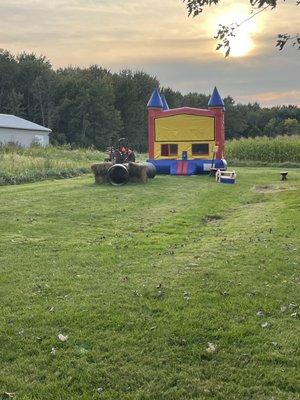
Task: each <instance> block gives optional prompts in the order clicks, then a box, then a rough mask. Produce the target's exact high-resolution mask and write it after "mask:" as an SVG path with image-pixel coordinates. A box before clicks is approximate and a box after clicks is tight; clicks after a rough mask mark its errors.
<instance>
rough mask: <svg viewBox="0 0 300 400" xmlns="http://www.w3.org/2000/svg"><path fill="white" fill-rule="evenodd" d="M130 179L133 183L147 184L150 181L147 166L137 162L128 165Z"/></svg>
mask: <svg viewBox="0 0 300 400" xmlns="http://www.w3.org/2000/svg"><path fill="white" fill-rule="evenodd" d="M128 172H129V179H130V181H132V182H142V183H146V182H147V181H148V175H147V165H145V164H138V163H135V162H129V163H128Z"/></svg>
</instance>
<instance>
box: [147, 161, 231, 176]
mask: <svg viewBox="0 0 300 400" xmlns="http://www.w3.org/2000/svg"><path fill="white" fill-rule="evenodd" d="M148 162H150V163H151V164H153V165H154V166H155V168H156V171H157V173H158V174H168V175H200V174H207V173H209V172H210V169H211V168H212V167H213V168H217V169H221V170H223V171H226V169H227V162H226V160H224V159H223V158H222V159H220V160H204V159H203V160H201V159H200V160H148Z"/></svg>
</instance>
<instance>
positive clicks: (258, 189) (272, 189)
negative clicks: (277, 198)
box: [252, 184, 297, 193]
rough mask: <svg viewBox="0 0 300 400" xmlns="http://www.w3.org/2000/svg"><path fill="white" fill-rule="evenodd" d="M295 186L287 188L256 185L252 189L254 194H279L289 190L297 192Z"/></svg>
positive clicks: (283, 185) (283, 186)
mask: <svg viewBox="0 0 300 400" xmlns="http://www.w3.org/2000/svg"><path fill="white" fill-rule="evenodd" d="M296 189H297V188H296V187H295V186H290V185H289V186H287V185H286V186H285V184H282V185H280V184H278V185H255V186H253V188H252V191H253V192H256V193H277V192H285V191H287V190H296Z"/></svg>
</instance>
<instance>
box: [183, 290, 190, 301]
mask: <svg viewBox="0 0 300 400" xmlns="http://www.w3.org/2000/svg"><path fill="white" fill-rule="evenodd" d="M183 298H184V300H190V298H191V296H190V294H189V292H183Z"/></svg>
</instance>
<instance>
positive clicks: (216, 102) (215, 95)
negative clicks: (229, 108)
mask: <svg viewBox="0 0 300 400" xmlns="http://www.w3.org/2000/svg"><path fill="white" fill-rule="evenodd" d="M208 107H211V108H215V107H223V108H224V107H225V104H224V101H223V100H222V97H221V96H220V93H219V92H218V89H217V88H216V87H215V88H214V91H213V92H212V95H211V96H210V99H209V102H208Z"/></svg>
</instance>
